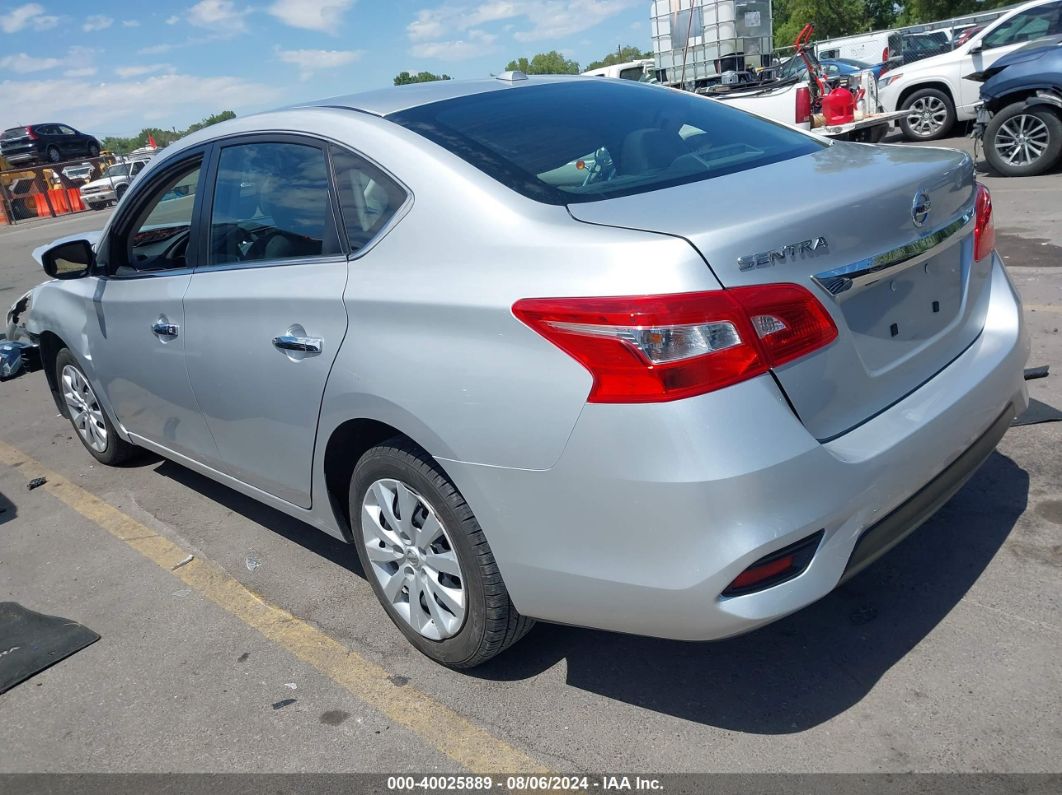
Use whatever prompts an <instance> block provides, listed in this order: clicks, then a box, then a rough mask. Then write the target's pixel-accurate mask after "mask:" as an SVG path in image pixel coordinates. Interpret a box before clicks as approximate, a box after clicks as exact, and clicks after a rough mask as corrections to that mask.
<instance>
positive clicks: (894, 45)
mask: <svg viewBox="0 0 1062 795" xmlns="http://www.w3.org/2000/svg"><path fill="white" fill-rule="evenodd" d="M902 54H903V36H901V35H900V33H899V32H898V31H895V30H879V31H875V32H874V33H860V34H857V35H855V36H841V37H840V38H837V39H826V40H825V41H817V42H815V56H816V57H817V58H818V59H819V60H823V59H826V60H828V61H829V60H836V59H837V58H852V59H854V60H856V61H863V62H864V63H869V64H879V63H883V62H885V61H888V60H889V59H891V58H899V57H900V56H901V55H902Z"/></svg>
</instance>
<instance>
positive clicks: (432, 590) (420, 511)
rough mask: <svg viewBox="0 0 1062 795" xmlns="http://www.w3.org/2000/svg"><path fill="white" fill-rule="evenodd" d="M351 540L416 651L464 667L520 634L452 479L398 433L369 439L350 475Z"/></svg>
mask: <svg viewBox="0 0 1062 795" xmlns="http://www.w3.org/2000/svg"><path fill="white" fill-rule="evenodd" d="M350 517H351V525H352V529H353V531H354V545H355V547H356V548H357V550H358V557H359V558H360V560H361V565H362V568H363V569H364V571H365V577H366V579H367V580H368V581H369V584H370V585H371V586H372V589H373V592H374V593H375V594H376V597H377V598H378V599H379V600H380V603H381V604H382V605H383V607H384V610H385V611H386V612H387V615H388V617H389V618H390V619H391V620H392V621H393V622H394V624H395V626H397V627H398V628H399V629H400V630H401V631H402V634H403V635H405V636H406V639H407V640H408V641H409V642H410V643H412V644H413V645H414V646H415V647H416V648H417V649H418V650H419V651H420V652H422V653H423V654H425V655H426V656H428V657H430V658H431V659H433V660H435V661H436V662H439V663H442V664H443V665H446V666H448V667H450V668H472V667H474V666H476V665H480V664H481V663H484V662H486V661H487V660H489V659H490V658H492V657H494V656H496V655H498V654H500V653H501V652H502V651H504V650H505V649H507V648H508V647H509V646H511V645H512V644H514V643H516V641H518V640H519V639H520V638H522V637H523V636H524V635H525V634H526V633H527V632H528V630H530V629H531V627H532V626H533V625H534V621H533V620H532V619H529V618H525V617H523V616H521V615H520V614H519V613H518V612H517V611H516V608H515V607H514V606H513V603H512V601H511V600H510V599H509V592H508V591H507V590H506V589H505V583H504V582H502V578H501V573H500V572H499V571H498V565H497V563H496V562H495V560H494V554H493V553H492V552H491V549H490V545H489V544H488V543H487V539H486V538H485V537H484V535H483V530H482V528H480V526H479V522H477V521H476V517H475V516H474V515H473V513H472V510H471V509H470V508H469V506H468V503H466V502H465V500H464V498H463V497H462V496H461V493H460V492H459V491H458V490H457V487H456V486H454V484H453V483H452V482H451V481H450V479H449V478H448V477H447V476H446V475H445V473H443V472H442V470H441V469H440V468H439V467H438V465H437V464H436V463H435V461H434V460H433V459H432V458H431V456H429V455H428V454H427V453H426V452H425V451H424V450H422V449H420V448H419V447H417V446H416V445H415V444H413V443H412V442H410V441H409V440H407V439H405V438H403V437H395V438H393V439H390V440H388V441H386V442H384V443H382V444H380V445H378V446H377V447H374V448H372V449H371V450H369V451H368V452H367V453H365V455H364V456H362V458H361V460H359V461H358V464H357V466H356V467H355V468H354V474H353V476H352V477H351V482H350Z"/></svg>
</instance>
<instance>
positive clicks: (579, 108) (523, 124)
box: [387, 80, 828, 204]
mask: <svg viewBox="0 0 1062 795" xmlns="http://www.w3.org/2000/svg"><path fill="white" fill-rule="evenodd" d="M387 118H388V119H389V120H390V121H393V122H396V123H397V124H400V125H402V126H403V127H407V128H408V129H410V130H412V131H413V132H416V133H419V134H420V135H423V136H424V137H425V138H428V139H429V140H431V141H433V142H434V143H436V144H439V145H440V146H442V147H443V148H445V149H448V150H449V151H451V152H452V153H454V154H455V155H457V156H458V157H461V158H463V159H464V160H466V161H468V162H469V163H471V164H472V165H473V166H475V167H477V168H478V169H480V170H481V171H483V172H484V173H486V174H488V175H489V176H491V177H493V178H494V179H496V180H498V181H499V182H501V183H502V184H503V185H506V186H507V187H509V188H511V189H513V190H515V191H517V192H519V193H521V194H523V195H524V196H527V197H529V198H532V199H535V200H536V201H540V202H544V203H548V204H570V203H574V202H588V201H598V200H601V199H608V198H612V197H616V196H629V195H631V194H638V193H646V192H648V191H652V190H657V189H659V188H665V187H669V186H672V185H681V184H685V183H689V182H697V181H700V180H706V179H711V178H713V177H718V176H722V175H725V174H733V173H736V172H739V171H746V170H748V169H752V168H758V167H760V166H765V165H768V164H770V163H776V162H779V161H782V160H788V159H790V158H794V157H800V156H803V155H807V154H811V153H813V152H817V151H820V150H821V149H822V148H824V147H825V146H827V145H828V144H826V143H825V142H820V141H817V140H815V139H813V138H811V137H810V136H807V135H803V134H802V133H799V132H797V131H796V130H793V129H792V128H790V127H786V126H785V125H782V124H776V123H774V122H770V121H766V120H764V119H760V118H758V117H756V116H751V115H749V114H746V113H742V112H741V111H739V110H736V109H734V108H731V107H727V106H726V105H725V104H723V103H721V102H715V101H713V100H710V99H706V98H704V97H700V96H697V95H695V94H689V93H686V92H681V91H667V90H664V89H661V88H657V87H654V86H650V85H644V84H641V83H634V82H631V81H628V80H579V81H573V82H558V83H548V84H545V85H537V86H527V87H524V88H520V89H517V90H512V91H487V92H483V93H480V94H473V95H471V96H465V97H460V98H457V99H450V100H444V101H442V102H435V103H431V104H428V105H423V106H420V107H416V108H412V109H410V110H405V111H400V112H398V113H394V114H391V115H390V116H388V117H387Z"/></svg>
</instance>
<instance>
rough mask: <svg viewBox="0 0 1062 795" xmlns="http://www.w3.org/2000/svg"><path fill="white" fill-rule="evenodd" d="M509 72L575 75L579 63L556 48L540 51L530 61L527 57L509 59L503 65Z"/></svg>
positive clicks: (577, 71) (577, 72)
mask: <svg viewBox="0 0 1062 795" xmlns="http://www.w3.org/2000/svg"><path fill="white" fill-rule="evenodd" d="M505 69H506V70H507V71H510V72H514V71H515V72H523V73H524V74H528V75H577V74H579V64H578V63H577V62H576V61H572V60H570V59H568V58H565V57H564V56H563V55H561V54H560V53H559V52H557V51H556V50H550V51H549V52H540V53H539V54H538V55H536V56H535V57H534V58H532V59H531V60H530V61H528V60H527V58H518V59H516V60H515V61H509V64H508V65H507V66H506V67H505Z"/></svg>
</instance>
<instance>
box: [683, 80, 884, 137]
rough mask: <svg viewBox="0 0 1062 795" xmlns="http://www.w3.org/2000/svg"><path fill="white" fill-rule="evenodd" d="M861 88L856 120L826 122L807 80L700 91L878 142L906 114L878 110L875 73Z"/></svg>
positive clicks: (815, 128) (832, 133)
mask: <svg viewBox="0 0 1062 795" xmlns="http://www.w3.org/2000/svg"><path fill="white" fill-rule="evenodd" d="M861 87H862V88H863V89H864V93H863V97H862V98H861V99H860V100H859V101H858V102H857V104H856V112H855V119H854V120H853V121H851V122H848V123H846V124H826V121H825V119H824V118H823V117H822V115H821V114H816V113H812V99H813V92H814V91H817V90H818V89H817V87H816V86H813V85H812V84H811V83H809V82H807V81H806V80H805V81H778V82H774V83H766V84H761V85H747V84H746V85H736V86H723V85H720V86H713V87H712V88H710V89H707V90H704V91H702V92H699V93H703V94H704V96H707V97H710V98H712V99H715V100H719V101H721V102H726V103H727V104H728V105H733V106H734V107H736V108H740V109H741V110H745V111H748V112H749V113H755V114H757V115H759V116H763V117H765V118H768V119H771V120H773V121H780V122H783V123H785V124H789V125H792V126H795V127H800V128H801V129H804V130H811V131H812V132H814V133H818V134H819V135H824V136H826V137H828V138H836V139H840V140H849V141H863V142H867V143H876V142H878V141H880V140H881V139H882V138H883V137H885V134H886V133H887V132H888V131H889V125H890V124H891V123H892V122H893V121H894V120H895V119H897V118H899V117H900V116H902V115H903V114H902V113H895V112H894V113H879V112H877V109H878V99H877V86H876V84H875V82H874V75H873V73H871V72H865V73H863V76H862V82H861Z"/></svg>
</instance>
